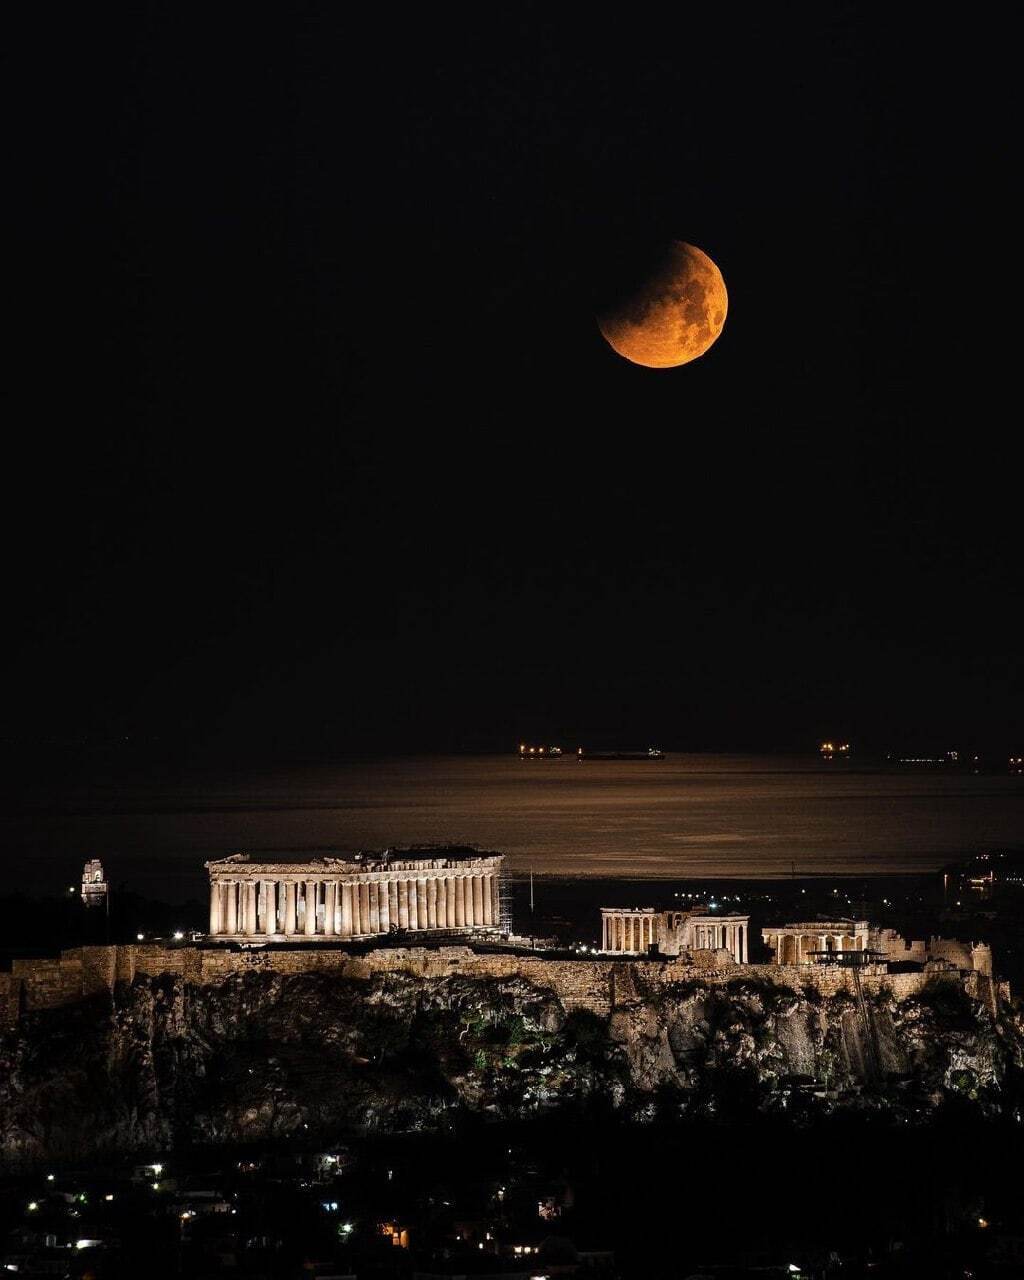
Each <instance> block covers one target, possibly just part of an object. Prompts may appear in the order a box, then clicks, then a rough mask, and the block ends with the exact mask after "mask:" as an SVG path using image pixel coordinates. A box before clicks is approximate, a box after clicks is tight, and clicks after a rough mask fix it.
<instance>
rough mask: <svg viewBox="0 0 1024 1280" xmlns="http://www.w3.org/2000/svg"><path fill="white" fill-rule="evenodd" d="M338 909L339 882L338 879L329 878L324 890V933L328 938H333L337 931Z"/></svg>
mask: <svg viewBox="0 0 1024 1280" xmlns="http://www.w3.org/2000/svg"><path fill="white" fill-rule="evenodd" d="M337 910H338V883H337V881H336V880H328V881H327V887H326V890H325V892H324V933H325V934H326V936H327V937H328V938H333V937H334V934H335V931H336V929H335V922H336V918H337Z"/></svg>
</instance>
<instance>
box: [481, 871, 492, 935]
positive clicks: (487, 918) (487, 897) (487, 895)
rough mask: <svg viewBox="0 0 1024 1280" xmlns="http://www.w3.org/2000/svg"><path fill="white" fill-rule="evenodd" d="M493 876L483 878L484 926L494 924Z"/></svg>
mask: <svg viewBox="0 0 1024 1280" xmlns="http://www.w3.org/2000/svg"><path fill="white" fill-rule="evenodd" d="M493 879H494V877H493V876H484V877H483V899H484V902H483V907H484V924H489V925H493V924H494V889H493V888H492V884H491V882H492V881H493Z"/></svg>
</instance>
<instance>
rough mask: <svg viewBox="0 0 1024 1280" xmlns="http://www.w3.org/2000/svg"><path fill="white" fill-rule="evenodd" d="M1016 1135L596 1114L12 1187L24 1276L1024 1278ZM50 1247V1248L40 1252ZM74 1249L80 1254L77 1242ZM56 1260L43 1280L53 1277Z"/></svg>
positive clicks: (8, 1199)
mask: <svg viewBox="0 0 1024 1280" xmlns="http://www.w3.org/2000/svg"><path fill="white" fill-rule="evenodd" d="M1019 1137H1020V1127H1019V1124H1018V1123H1016V1122H1010V1123H1003V1124H978V1123H977V1122H975V1121H972V1122H971V1123H970V1124H969V1126H967V1127H965V1126H964V1124H963V1122H962V1120H961V1118H959V1117H957V1116H955V1115H952V1114H950V1115H947V1116H946V1117H945V1118H944V1119H943V1121H942V1122H941V1123H940V1124H938V1125H936V1126H935V1127H933V1128H932V1129H929V1130H927V1131H907V1130H900V1129H899V1128H898V1127H897V1128H894V1127H893V1126H892V1125H891V1124H889V1123H887V1122H880V1121H877V1120H874V1121H873V1120H865V1119H864V1118H857V1119H856V1120H852V1121H851V1120H850V1119H849V1118H846V1119H842V1118H833V1119H832V1120H829V1121H818V1122H815V1123H813V1124H811V1125H809V1126H807V1127H803V1128H797V1129H794V1128H793V1127H792V1126H791V1125H790V1124H789V1123H788V1122H786V1123H782V1122H777V1121H771V1120H763V1121H760V1122H758V1123H756V1124H721V1123H678V1122H675V1121H670V1120H665V1119H655V1120H653V1121H652V1122H651V1123H650V1124H649V1125H647V1126H644V1127H642V1128H636V1127H633V1126H624V1125H622V1124H621V1123H620V1122H619V1121H618V1120H617V1118H616V1117H615V1116H614V1115H612V1114H611V1113H610V1112H602V1110H601V1109H600V1107H595V1108H593V1109H592V1110H591V1111H590V1112H588V1113H587V1114H586V1115H583V1114H581V1115H578V1116H576V1117H573V1118H565V1117H553V1118H546V1119H544V1120H542V1121H535V1122H529V1123H523V1124H488V1123H486V1122H484V1121H481V1120H468V1119H467V1120H466V1121H465V1122H464V1123H463V1124H461V1125H460V1126H459V1127H458V1128H457V1129H454V1130H452V1131H451V1132H449V1133H447V1134H445V1135H443V1136H430V1137H427V1136H420V1137H408V1136H407V1137H392V1138H372V1137H367V1138H361V1139H356V1140H353V1141H350V1142H347V1143H343V1144H337V1145H334V1146H332V1147H330V1148H329V1149H326V1150H324V1149H318V1148H317V1146H316V1144H315V1142H314V1141H313V1140H312V1139H311V1140H310V1141H309V1142H308V1143H307V1144H306V1146H305V1147H304V1148H303V1149H302V1150H301V1151H296V1150H295V1148H294V1147H291V1148H289V1149H285V1148H282V1147H277V1146H264V1147H258V1148H253V1147H241V1148H239V1147H235V1148H225V1149H222V1150H220V1151H217V1152H216V1153H209V1152H207V1153H205V1154H204V1153H198V1152H188V1151H183V1152H180V1153H178V1154H176V1155H175V1156H173V1157H171V1158H166V1157H165V1158H164V1159H163V1160H162V1161H161V1163H160V1167H159V1168H146V1167H145V1166H144V1164H143V1162H142V1158H139V1159H137V1160H135V1161H133V1162H130V1163H128V1162H125V1163H111V1164H108V1165H104V1166H100V1165H92V1166H90V1165H82V1166H80V1167H77V1168H70V1167H67V1166H64V1165H60V1164H57V1165H54V1166H53V1167H52V1168H49V1169H46V1170H43V1169H41V1170H40V1171H38V1172H37V1173H33V1174H32V1175H27V1176H22V1177H11V1178H8V1179H7V1180H6V1182H5V1183H4V1184H3V1192H2V1207H0V1213H2V1229H3V1232H4V1237H5V1240H6V1245H5V1250H6V1251H5V1255H4V1264H5V1265H6V1267H7V1268H8V1272H9V1271H11V1270H12V1269H13V1268H17V1272H16V1273H17V1274H20V1275H40V1274H47V1275H55V1276H73V1277H85V1276H94V1277H96V1278H97V1280H104V1278H106V1277H117V1278H119V1280H120V1278H125V1277H153V1280H160V1278H162V1277H179V1276H188V1277H195V1280H203V1278H204V1277H217V1276H229V1275H230V1276H239V1277H246V1278H247V1280H255V1278H256V1277H265V1278H266V1280H271V1278H272V1280H292V1278H294V1280H299V1278H300V1277H310V1276H319V1277H327V1276H348V1275H352V1276H358V1277H359V1278H360V1280H364V1278H371V1277H373V1278H378V1277H379V1278H384V1277H395V1278H396V1280H397V1278H398V1277H413V1276H424V1277H425V1276H434V1275H437V1276H446V1277H454V1276H463V1275H471V1276H476V1275H480V1276H492V1277H493V1276H497V1275H503V1276H516V1277H523V1278H524V1280H526V1277H541V1276H556V1275H565V1276H590V1277H594V1278H595V1280H599V1278H602V1277H603V1278H606V1280H611V1278H613V1277H621V1278H622V1280H632V1278H633V1277H637V1278H639V1277H652V1278H655V1280H657V1278H660V1277H664V1278H665V1280H668V1278H669V1277H672V1278H673V1280H675V1278H680V1280H681V1278H683V1277H688V1276H715V1277H727V1276H735V1277H740V1276H750V1277H754V1276H757V1277H760V1278H761V1280H765V1278H766V1277H772V1276H777V1277H782V1276H785V1277H787V1278H792V1277H799V1276H803V1277H819V1278H823V1277H841V1278H842V1280H860V1278H862V1277H865V1278H866V1277H869V1276H870V1277H872V1278H875V1277H897V1276H899V1277H903V1276H907V1277H911V1276H913V1277H935V1278H936V1280H944V1278H946V1277H957V1278H958V1280H985V1278H986V1277H1002V1276H1007V1277H1008V1276H1019V1275H1020V1274H1021V1268H1022V1266H1024V1215H1022V1209H1021V1204H1020V1199H1019V1194H1018V1186H1017V1183H1016V1180H1015V1178H1013V1177H1012V1176H1010V1175H1008V1174H1007V1173H1005V1172H1004V1170H1006V1169H1012V1168H1013V1162H1014V1158H1015V1153H1016V1151H1017V1144H1018V1143H1019ZM47 1242H48V1245H47ZM79 1242H83V1243H82V1244H81V1245H80V1246H79ZM43 1265H45V1266H46V1267H48V1268H49V1269H47V1270H45V1271H44V1270H41V1269H39V1268H40V1267H41V1266H43Z"/></svg>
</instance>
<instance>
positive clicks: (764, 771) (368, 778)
mask: <svg viewBox="0 0 1024 1280" xmlns="http://www.w3.org/2000/svg"><path fill="white" fill-rule="evenodd" d="M4 826H5V834H4V844H5V853H6V865H7V868H8V874H9V875H12V876H13V877H16V878H19V879H21V880H22V881H23V882H24V883H31V884H39V883H40V882H41V881H43V880H46V881H49V879H51V878H54V877H56V878H57V880H58V883H59V882H60V881H62V880H63V879H64V878H65V877H66V875H67V874H68V873H69V872H71V873H77V872H78V871H80V867H81V863H82V861H83V860H84V859H85V858H87V857H97V856H98V857H102V858H103V859H104V861H105V862H109V864H110V866H111V868H112V869H113V872H112V873H113V875H114V878H115V880H118V881H121V880H123V881H126V882H128V883H130V884H131V886H132V887H133V888H138V889H140V890H142V891H147V892H154V893H157V892H159V893H163V894H166V895H168V896H170V895H174V896H185V894H186V893H199V892H200V891H201V888H202V883H203V879H204V873H203V871H202V861H203V859H204V858H208V857H211V856H220V855H223V854H225V853H231V852H235V851H239V850H248V851H250V852H253V853H259V852H265V851H272V850H281V851H283V850H293V851H296V852H300V851H310V852H311V851H325V850H332V849H333V850H353V849H358V848H360V847H376V848H380V847H383V846H386V845H389V844H408V843H411V842H414V841H448V840H452V841H460V842H461V841H465V842H469V843H474V844H479V845H481V846H484V847H487V848H493V849H498V850H501V851H504V852H506V853H507V854H508V855H509V864H510V868H511V869H512V870H513V871H525V870H528V869H529V868H530V867H532V868H533V869H534V870H535V871H536V872H538V873H554V874H559V875H567V876H583V875H600V876H618V875H621V876H628V877H630V878H643V877H652V878H655V877H673V876H730V875H734V876H742V877H744V878H748V877H757V876H774V875H779V874H788V873H789V871H790V869H791V866H792V865H793V863H795V864H796V867H797V869H798V870H799V871H803V872H817V873H824V872H845V873H851V874H864V873H869V872H884V871H892V872H907V871H922V870H928V869H931V868H935V867H937V866H939V865H940V864H941V863H942V862H943V861H946V860H948V859H949V858H950V857H951V856H953V855H955V854H958V853H962V852H966V851H971V850H974V849H977V848H979V847H984V846H986V845H991V846H997V845H999V846H1006V845H1012V844H1015V843H1016V844H1022V843H1024V778H1020V777H1008V776H994V777H987V776H977V777H975V776H972V775H970V774H944V773H941V772H936V773H920V774H918V773H866V772H865V773H858V772H854V771H852V770H851V769H849V768H848V767H846V766H839V767H834V766H825V765H822V764H821V763H820V762H819V761H817V760H815V759H786V758H781V757H765V756H757V757H755V756H696V755H687V756H682V755H680V756H669V757H668V759H666V760H664V761H660V762H652V763H647V762H638V763H632V762H628V763H627V762H601V763H598V762H591V763H587V764H583V765H580V764H578V763H577V762H576V761H575V759H574V758H572V757H564V758H563V759H561V760H552V761H543V762H532V763H531V762H527V763H524V762H522V761H520V760H519V759H517V758H515V757H507V758H506V757H503V756H477V757H450V758H403V759H383V760H365V761H349V762H344V763H340V764H333V765H323V766H317V767H306V768H302V769H293V770H287V771H286V770H281V771H277V772H273V773H266V774H259V773H251V774H241V773H238V774H235V775H229V774H226V773H223V772H221V773H217V774H213V773H209V774H199V773H196V774H191V775H187V776H182V775H179V776H176V777H170V778H165V777H157V776H155V775H148V776H146V777H142V776H138V775H136V776H134V777H131V778H123V777H114V776H109V777H107V778H105V779H103V780H101V781H94V782H92V783H90V784H88V785H86V784H84V783H79V784H77V785H75V786H73V787H59V786H58V785H57V784H56V783H54V784H52V785H51V786H50V787H48V788H43V787H39V788H37V791H36V793H34V794H32V795H31V796H29V798H28V800H27V802H26V803H25V804H24V805H22V806H21V807H20V809H19V810H18V811H17V812H15V813H14V814H10V813H9V814H8V816H7V818H6V820H5V823H4Z"/></svg>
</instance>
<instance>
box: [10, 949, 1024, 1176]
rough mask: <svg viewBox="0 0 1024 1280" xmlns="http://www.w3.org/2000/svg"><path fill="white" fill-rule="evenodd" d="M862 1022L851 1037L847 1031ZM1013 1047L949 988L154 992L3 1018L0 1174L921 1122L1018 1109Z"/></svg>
mask: <svg viewBox="0 0 1024 1280" xmlns="http://www.w3.org/2000/svg"><path fill="white" fill-rule="evenodd" d="M865 1015H866V1016H865ZM1022 1064H1024V1025H1022V1020H1021V1018H1020V1016H1019V1015H1018V1014H1017V1013H1016V1012H1014V1011H1011V1010H1008V1009H1007V1010H1003V1011H1001V1012H1000V1013H999V1014H998V1015H995V1016H993V1015H992V1014H991V1013H990V1011H988V1010H987V1009H986V1008H985V1007H984V1006H982V1005H980V1004H978V1003H976V1002H974V1001H972V1000H970V999H969V998H968V996H967V995H966V994H965V992H964V991H962V990H961V989H960V988H959V987H957V986H955V985H949V984H945V985H941V984H936V985H935V987H934V988H933V989H932V988H928V989H926V990H925V991H924V992H922V993H921V995H920V996H917V997H914V998H912V999H904V1000H902V1001H898V1000H896V999H895V998H894V997H892V996H888V995H880V996H875V997H874V998H872V999H870V1000H869V1001H868V1003H867V1006H866V1008H865V1009H863V1010H862V1009H861V1008H860V1007H859V1006H858V1005H857V1003H856V1002H855V1001H854V999H853V998H852V997H851V996H848V995H845V994H843V995H838V996H835V997H831V998H823V997H821V996H819V995H816V994H815V993H813V992H810V991H807V992H791V991H786V990H785V989H780V988H778V987H773V986H770V985H768V984H761V983H758V982H757V981H755V980H751V979H747V978H743V977H740V978H737V979H736V980H735V981H733V982H731V983H730V984H728V985H727V986H721V985H719V986H710V985H706V984H703V983H702V982H701V981H700V980H699V979H698V980H694V981H691V982H687V983H680V984H677V985H674V986H669V987H666V988H664V989H663V990H661V991H659V992H657V993H655V994H651V995H648V996H647V997H646V998H644V999H642V1000H636V1001H634V1002H630V1003H628V1004H625V1005H619V1006H617V1007H616V1008H615V1010H614V1011H613V1012H612V1014H611V1016H610V1018H600V1017H598V1016H596V1015H594V1014H592V1013H589V1012H587V1011H585V1010H575V1011H571V1012H567V1011H566V1009H565V1008H564V1007H563V1005H562V1004H561V1003H560V1002H559V1000H558V999H557V998H556V997H555V996H554V995H553V994H552V993H551V992H550V991H548V990H545V989H543V988H540V987H536V986H532V985H530V984H529V983H528V982H526V981H525V980H523V979H522V978H508V979H479V978H468V977H458V976H452V977H448V978H442V979H434V980H423V979H420V978H415V977H410V976H408V975H406V974H385V975H376V976H373V977H371V978H369V979H363V980H359V979H352V978H347V979H346V978H341V977H339V976H337V975H336V974H329V973H315V972H313V973H303V974H296V975H290V976H289V975H281V974H274V973H265V972H263V973H261V972H253V973H247V974H242V975H236V976H233V977H231V978H229V979H227V980H225V981H224V982H222V983H220V984H217V985H210V986H201V987H196V986H192V985H190V984H188V983H185V982H184V981H183V980H182V979H181V978H179V977H175V976H172V975H163V976H161V977H158V978H142V977H140V978H137V979H136V980H135V981H134V982H133V983H131V984H130V985H120V986H118V987H117V989H116V990H115V993H114V996H113V998H109V997H106V996H104V997H102V998H101V997H96V998H93V999H90V1000H88V1001H84V1002H82V1003H80V1004H77V1005H74V1006H70V1007H67V1008H62V1009H52V1010H46V1011H40V1012H36V1013H31V1014H26V1015H24V1016H23V1018H22V1020H21V1022H20V1023H19V1025H18V1027H17V1029H15V1030H12V1031H10V1032H8V1033H7V1034H6V1036H5V1037H4V1040H3V1043H2V1050H0V1152H2V1155H3V1157H4V1158H6V1159H19V1158H20V1159H35V1158H39V1159H42V1158H48V1159H61V1158H65V1159H70V1158H80V1157H82V1156H83V1155H89V1154H97V1153H102V1152H112V1151H130V1150H134V1149H139V1150H141V1149H146V1150H152V1149H160V1148H170V1147H173V1146H174V1145H175V1144H178V1143H181V1142H183V1141H190V1142H209V1143H218V1142H244V1141H253V1142H257V1141H267V1140H274V1139H281V1138H286V1137H289V1136H298V1137H302V1136H308V1137H313V1135H317V1136H318V1137H320V1138H322V1139H325V1140H326V1139H327V1138H328V1137H329V1136H332V1135H342V1134H344V1133H346V1132H352V1131H362V1132H367V1131H370V1132H372V1131H374V1130H377V1131H389V1132H393V1131H400V1130H411V1129H417V1128H420V1129H422V1128H431V1127H436V1126H440V1125H443V1124H445V1123H447V1122H448V1121H449V1120H451V1119H452V1117H453V1116H454V1115H455V1114H458V1113H459V1112H460V1111H464V1110H470V1111H475V1112H483V1113H488V1114H492V1115H494V1116H503V1117H516V1116H523V1115H530V1114H536V1113H537V1112H539V1111H544V1110H547V1109H554V1108H564V1107H578V1106H587V1105H596V1106H601V1105H604V1106H612V1107H614V1108H616V1109H618V1110H619V1111H620V1112H621V1113H622V1114H623V1115H625V1116H629V1117H634V1118H636V1119H637V1120H644V1119H648V1118H651V1117H653V1116H655V1115H657V1114H664V1113H665V1112H666V1111H667V1112H669V1113H672V1114H687V1113H690V1114H701V1115H708V1114H723V1113H725V1114H735V1113H738V1112H745V1113H749V1112H751V1111H762V1112H763V1111H773V1110H788V1111H792V1112H796V1113H798V1114H799V1113H802V1112H804V1111H807V1110H814V1109H818V1110H820V1109H829V1108H837V1107H850V1106H859V1107H873V1108H889V1109H892V1110H894V1111H898V1112H900V1113H901V1114H902V1115H904V1116H905V1117H906V1118H918V1119H920V1118H926V1117H927V1116H928V1115H929V1114H930V1113H931V1112H933V1111H934V1110H936V1109H937V1108H941V1107H943V1106H946V1105H949V1104H950V1103H951V1101H958V1102H961V1103H964V1104H965V1105H970V1106H974V1107H977V1108H980V1109H983V1110H986V1111H990V1112H991V1111H997V1110H1002V1109H1007V1108H1013V1107H1017V1106H1018V1105H1019V1102H1020V1098H1021V1079H1022V1072H1021V1068H1022Z"/></svg>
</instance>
